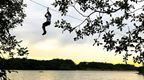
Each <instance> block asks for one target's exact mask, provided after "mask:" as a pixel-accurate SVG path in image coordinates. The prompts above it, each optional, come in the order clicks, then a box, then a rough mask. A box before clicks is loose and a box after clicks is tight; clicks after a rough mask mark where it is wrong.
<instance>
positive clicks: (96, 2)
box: [53, 0, 144, 64]
mask: <svg viewBox="0 0 144 80" xmlns="http://www.w3.org/2000/svg"><path fill="white" fill-rule="evenodd" d="M143 4H144V1H143V0H55V2H54V3H53V5H54V6H55V7H58V8H59V11H60V12H61V13H62V16H66V15H67V12H69V7H73V8H74V9H75V10H76V11H77V12H78V13H79V14H80V15H81V17H84V18H85V19H84V20H83V21H82V22H81V23H78V25H76V26H71V22H67V21H66V20H64V19H62V20H58V21H57V22H56V23H55V27H58V28H62V29H63V30H64V31H69V32H70V33H72V32H73V33H76V35H77V36H76V37H74V40H75V41H76V40H79V39H83V38H84V37H85V36H93V37H94V45H97V46H99V45H102V46H103V47H104V48H105V49H106V50H107V51H112V50H114V51H115V52H116V53H119V54H121V53H125V54H124V58H123V59H124V61H127V60H128V57H129V56H131V55H132V53H137V54H136V55H133V59H134V62H137V63H143V64H144V37H143V33H144V13H143V12H144V5H143Z"/></svg>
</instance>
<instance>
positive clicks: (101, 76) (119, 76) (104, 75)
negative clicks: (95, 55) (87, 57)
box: [8, 71, 144, 80]
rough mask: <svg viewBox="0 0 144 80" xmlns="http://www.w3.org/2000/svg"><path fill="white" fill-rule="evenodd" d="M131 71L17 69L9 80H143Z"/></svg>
mask: <svg viewBox="0 0 144 80" xmlns="http://www.w3.org/2000/svg"><path fill="white" fill-rule="evenodd" d="M136 73H137V72H133V71H18V73H11V74H8V76H9V77H10V79H11V80H144V76H142V75H138V74H136Z"/></svg>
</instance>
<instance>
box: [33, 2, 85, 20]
mask: <svg viewBox="0 0 144 80" xmlns="http://www.w3.org/2000/svg"><path fill="white" fill-rule="evenodd" d="M30 1H31V2H33V3H35V4H37V5H40V6H42V7H44V8H48V7H47V6H45V5H43V4H40V3H38V2H36V1H33V0H30ZM49 9H50V10H52V11H54V12H57V13H60V12H59V11H57V10H54V9H52V8H49ZM66 16H67V17H71V18H73V19H77V20H79V21H83V20H81V19H79V18H76V17H73V16H71V15H66Z"/></svg>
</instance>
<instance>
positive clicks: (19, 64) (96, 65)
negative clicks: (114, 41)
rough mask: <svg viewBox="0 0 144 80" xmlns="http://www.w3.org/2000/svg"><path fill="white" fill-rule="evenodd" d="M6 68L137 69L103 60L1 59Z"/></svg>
mask: <svg viewBox="0 0 144 80" xmlns="http://www.w3.org/2000/svg"><path fill="white" fill-rule="evenodd" d="M1 63H4V66H5V68H6V69H10V70H137V67H135V66H134V65H128V64H111V63H103V62H80V63H79V64H75V63H74V62H73V61H72V60H69V59H66V60H64V59H52V60H34V59H25V58H23V59H19V58H14V59H7V60H5V59H3V61H1V62H0V64H1Z"/></svg>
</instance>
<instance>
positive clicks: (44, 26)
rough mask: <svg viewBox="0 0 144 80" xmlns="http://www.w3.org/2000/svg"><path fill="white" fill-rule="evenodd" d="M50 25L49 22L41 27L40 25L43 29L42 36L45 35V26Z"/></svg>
mask: <svg viewBox="0 0 144 80" xmlns="http://www.w3.org/2000/svg"><path fill="white" fill-rule="evenodd" d="M48 25H50V22H44V23H43V25H42V29H43V34H42V35H45V34H46V26H48Z"/></svg>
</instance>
